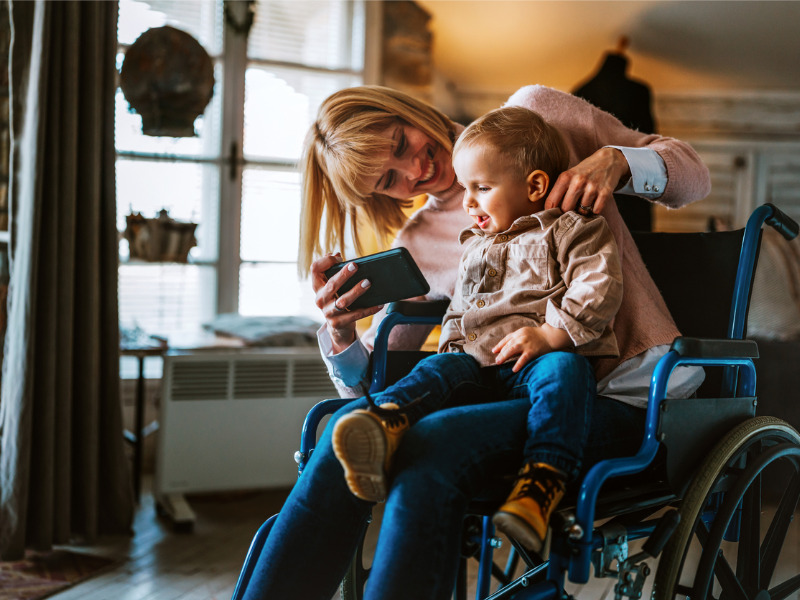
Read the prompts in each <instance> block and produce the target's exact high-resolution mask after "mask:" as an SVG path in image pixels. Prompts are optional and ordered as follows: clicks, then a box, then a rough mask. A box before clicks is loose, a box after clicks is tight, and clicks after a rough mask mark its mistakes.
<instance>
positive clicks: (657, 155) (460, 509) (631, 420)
mask: <svg viewBox="0 0 800 600" xmlns="http://www.w3.org/2000/svg"><path fill="white" fill-rule="evenodd" d="M507 105H512V106H524V107H526V108H529V109H531V110H533V111H535V112H537V113H539V114H540V115H541V116H542V117H544V119H545V120H546V121H547V122H548V123H550V124H551V125H552V126H554V127H555V128H556V129H558V131H559V132H560V133H561V136H562V137H563V138H564V141H565V142H566V145H567V149H568V151H569V158H570V168H569V169H568V170H567V171H565V172H564V173H562V175H561V176H559V178H558V179H557V181H556V183H555V185H554V186H553V189H552V190H551V192H550V194H549V196H548V199H547V204H546V208H548V209H550V208H556V207H560V208H561V209H562V210H563V211H565V212H566V211H570V210H577V211H578V212H581V213H584V214H589V213H595V214H601V215H603V216H604V217H605V219H606V221H607V222H608V225H609V227H610V229H611V231H612V233H613V234H614V237H615V240H616V244H617V247H618V250H619V254H620V262H621V265H622V272H623V282H624V284H623V285H624V288H623V297H622V302H621V307H620V310H619V312H618V314H617V317H616V319H615V321H614V331H615V333H616V335H617V341H618V346H619V352H620V356H619V358H617V359H613V360H601V361H598V363H597V365H596V368H595V374H596V376H597V379H598V384H597V394H598V395H597V398H596V399H595V401H594V403H593V407H592V408H591V414H590V416H589V419H590V423H591V425H590V427H589V430H590V433H589V439H588V442H587V446H586V450H585V456H586V457H587V458H586V464H584V465H583V468H584V469H585V468H587V467H589V466H591V463H590V461H597V460H599V459H601V458H608V457H612V456H620V455H623V454H626V453H631V454H632V453H634V452H635V450H636V448H637V447H638V444H639V443H640V441H641V431H642V428H643V422H644V411H643V409H642V407H643V406H644V405H645V403H646V389H647V386H648V383H649V375H650V373H651V371H652V367H653V365H654V364H655V362H656V361H657V360H658V358H659V357H660V356H661V355H662V354H663V353H664V352H665V351H666V349H667V345H668V344H669V343H670V342H671V341H672V339H673V338H674V337H675V336H676V335H678V331H677V328H676V327H675V324H674V322H673V321H672V319H671V317H670V316H669V313H668V311H667V309H666V306H665V305H664V302H663V300H662V298H661V296H660V294H659V293H658V290H657V289H656V287H655V285H654V283H653V282H652V280H651V279H650V276H649V275H648V273H647V270H646V269H645V267H644V264H643V263H642V260H641V257H640V256H639V253H638V251H637V250H636V247H635V245H634V243H633V240H632V238H631V235H630V232H629V231H628V230H627V228H626V227H625V225H624V223H623V222H622V219H621V217H620V215H619V212H618V211H617V209H616V206H615V204H614V201H613V194H614V193H628V194H634V195H638V196H640V197H643V198H647V199H649V200H651V201H654V202H658V203H660V204H663V205H665V206H669V207H672V208H678V207H680V206H683V205H685V204H688V203H690V202H693V201H696V200H699V199H701V198H703V197H704V196H706V195H707V194H708V192H709V190H710V180H709V175H708V171H707V169H706V167H705V166H704V165H703V164H702V162H701V161H700V159H699V157H698V156H697V155H696V153H695V152H694V151H693V150H692V149H691V148H690V147H689V146H688V145H686V144H684V143H682V142H680V141H678V140H675V139H670V138H665V137H660V136H656V135H645V134H641V133H639V132H636V131H633V130H631V129H628V128H626V127H625V126H623V125H622V124H621V123H620V122H619V121H618V120H617V119H615V118H614V117H612V116H611V115H609V114H608V113H605V112H603V111H601V110H599V109H597V108H595V107H593V106H591V105H590V104H588V103H586V102H585V101H583V100H580V99H578V98H576V97H573V96H571V95H569V94H565V93H562V92H559V91H556V90H553V89H550V88H546V87H542V86H529V87H525V88H522V89H521V90H519V91H518V92H516V93H515V94H514V95H512V96H511V98H510V99H509V100H508V102H507ZM461 131H463V127H462V126H460V125H458V124H456V123H453V122H451V121H450V120H449V119H448V118H447V117H446V116H444V115H443V114H442V113H441V112H439V111H438V110H436V109H434V108H432V107H430V106H427V105H425V104H424V103H421V102H419V101H417V100H414V99H413V98H411V97H409V96H407V95H405V94H403V93H401V92H397V91H394V90H390V89H387V88H381V87H359V88H352V89H347V90H343V91H340V92H337V93H335V94H333V95H332V96H331V97H330V98H328V99H327V100H326V101H325V102H324V103H323V105H322V107H321V109H320V112H319V116H318V119H317V121H316V122H315V123H314V125H313V126H312V127H311V129H310V131H309V135H308V139H307V143H306V151H305V156H304V161H303V175H304V184H303V187H304V192H303V194H304V205H303V225H302V233H301V247H300V251H301V268H303V269H304V270H307V271H309V272H310V275H311V281H312V285H313V287H314V290H315V292H316V302H317V306H318V307H319V308H320V310H321V311H322V315H323V316H324V318H325V321H326V323H325V325H324V326H323V327H322V328H321V329H320V331H319V340H320V347H321V351H322V354H323V358H324V359H325V360H326V362H327V364H328V368H329V372H330V374H331V377H332V379H333V381H334V383H335V384H336V385H337V387H338V388H339V390H340V392H341V394H342V396H343V397H350V396H353V397H356V396H361V395H362V394H363V392H364V391H365V388H366V378H367V377H366V373H367V361H368V359H369V352H370V351H371V343H372V336H373V333H374V327H375V326H376V324H377V322H379V321H380V319H381V316H382V313H381V312H380V311H381V309H380V308H379V307H374V308H367V309H360V310H355V309H353V310H350V309H349V306H350V304H351V303H352V302H353V301H354V300H355V298H357V297H358V296H359V295H360V294H362V293H363V292H364V291H365V290H366V287H368V285H369V283H368V282H366V283H364V282H362V284H361V285H356V286H354V288H353V289H352V290H351V291H349V292H347V293H344V294H341V295H339V294H338V290H339V288H340V286H341V285H342V283H343V282H344V281H345V280H346V279H348V278H350V277H355V278H358V271H357V270H346V269H344V270H342V271H341V272H340V273H338V274H337V275H335V276H333V277H331V279H330V280H328V279H327V278H326V277H325V276H324V274H323V273H324V271H325V270H326V269H327V268H329V267H330V266H331V265H333V264H335V263H336V262H338V261H339V260H341V255H340V254H341V253H342V248H343V246H344V242H345V238H344V236H345V231H346V230H347V228H348V225H350V226H351V229H352V231H353V234H354V236H357V233H358V229H357V219H359V218H363V219H365V220H366V222H367V223H369V224H370V225H371V227H372V228H373V229H374V231H375V232H376V233H377V234H378V237H379V238H389V237H391V236H392V235H393V234H394V233H395V231H397V230H398V229H399V231H397V236H396V239H395V241H394V245H397V246H405V247H407V248H408V249H409V250H410V252H411V254H412V255H413V256H414V259H415V260H416V261H417V263H418V265H419V266H420V268H421V270H422V272H423V273H424V275H425V277H426V278H427V279H428V282H429V283H430V285H431V291H430V293H429V295H428V298H431V299H433V298H449V297H451V296H452V294H453V289H454V283H455V280H456V269H457V267H458V264H459V257H460V254H461V248H460V245H459V243H458V234H459V232H460V231H461V230H462V229H465V228H467V227H469V226H470V224H471V220H470V218H469V217H468V216H467V215H466V214H465V212H464V210H463V208H462V198H463V194H464V191H463V188H461V187H460V186H459V184H458V182H457V181H456V178H455V174H454V171H453V167H452V164H451V158H452V147H453V143H454V140H455V139H456V138H457V137H458V135H459V134H460V133H461ZM419 194H427V195H428V200H427V203H426V204H425V206H424V207H423V208H422V209H420V210H419V211H417V212H416V213H415V214H414V215H413V216H412V217H410V218H409V219H408V220H406V219H405V217H404V214H403V212H402V210H401V209H402V207H403V206H404V205H405V203H406V202H407V200H408V199H409V198H411V197H413V196H417V195H419ZM355 245H356V248H358V239H357V237H356V238H355ZM337 250H338V251H339V254H337V253H336V252H337ZM365 286H366V287H365ZM373 314H374V315H376V317H375V319H373V329H371V330H370V331H369V332H367V334H366V335H365V336H364V337H363V338H359V337H358V335H357V333H356V328H355V324H356V321H357V320H358V319H361V318H363V317H366V316H369V315H373ZM426 335H427V331H425V330H420V329H419V328H415V327H405V328H402V329H401V330H399V331H397V332H396V333H395V334H393V336H392V338H391V340H390V344H391V346H392V347H394V348H419V347H420V345H421V343H422V341H423V340H424V338H425V336H426ZM561 375H562V374H560V373H559V372H558V371H553V372H552V373H550V374H549V375H548V374H545V376H544V377H543V381H542V385H543V386H546V387H547V390H548V392H549V393H552V394H566V395H569V394H572V393H575V392H574V389H571V388H570V385H574V382H566V381H562V378H561ZM697 385H699V381H698V377H697V376H696V374H695V373H691V374H688V375H687V376H686V377H684V378H683V379H682V380H679V381H676V382H675V386H674V389H671V392H672V393H673V394H675V395H677V394H685V393H689V392H691V391H693V390H694V389H695V388H696V387H697ZM584 391H585V390H584ZM591 391H592V392H594V390H591ZM456 400H457V402H456V403H455V404H456V405H455V406H452V407H450V408H446V409H444V410H441V411H438V412H436V413H434V414H431V415H429V416H426V417H425V418H423V419H421V420H420V421H419V422H418V423H417V424H416V425H415V426H414V427H413V428H410V429H409V430H408V432H407V433H406V434H405V435H404V437H403V441H402V444H401V445H400V446H399V447H398V448H397V450H396V452H395V453H394V456H393V464H392V471H391V473H390V476H391V478H392V482H391V488H390V491H389V494H388V496H387V498H386V505H385V508H384V517H383V522H382V526H381V532H380V536H379V538H378V544H377V547H376V549H375V557H374V560H373V567H372V573H371V575H370V580H369V584H368V586H367V589H366V592H365V598H368V599H370V600H372V599H377V598H380V599H384V600H385V599H389V598H414V599H425V598H431V599H439V598H441V599H444V598H448V597H449V596H450V593H451V592H452V587H453V582H454V581H455V573H456V569H457V564H458V557H459V544H460V531H461V530H460V528H461V522H462V519H463V516H464V513H465V510H466V507H467V505H468V503H469V501H470V499H472V498H475V497H481V498H484V499H486V498H488V499H491V500H494V501H496V502H497V505H498V506H499V505H500V503H501V502H502V501H503V500H504V499H505V497H506V496H508V493H509V492H510V487H511V482H512V481H513V476H514V474H515V472H516V469H517V467H518V466H519V464H520V461H521V457H522V455H523V449H524V445H525V443H526V439H527V431H526V420H527V414H528V409H529V407H530V404H529V402H528V401H527V400H525V399H521V400H510V401H506V402H493V400H496V399H495V398H494V397H493V395H492V390H487V389H472V390H464V391H463V392H461V393H460V395H459V397H458V398H457V399H456ZM359 408H361V409H365V408H367V403H366V402H364V401H363V400H356V401H354V402H352V403H350V404H348V405H347V406H346V407H345V408H343V409H342V410H341V411H340V412H339V413H337V414H335V415H334V416H333V417H332V419H331V422H330V424H329V425H328V427H326V429H325V431H324V432H323V435H322V437H321V439H320V441H319V444H318V446H317V449H316V450H315V452H314V454H313V455H312V457H311V459H310V460H309V462H308V465H307V467H306V470H305V471H304V473H303V475H302V477H301V478H300V479H299V480H298V483H297V484H296V485H295V487H294V488H293V490H292V492H291V494H290V495H289V497H288V499H287V501H286V503H285V505H284V507H283V509H282V510H281V513H280V515H279V516H278V518H277V520H276V521H275V524H274V526H273V528H272V530H271V531H270V533H269V536H268V538H267V541H266V544H265V546H264V548H263V550H262V552H261V554H260V557H259V560H258V563H257V565H256V568H255V571H254V574H253V577H252V579H251V581H250V584H249V586H248V590H247V594H246V596H245V597H246V598H248V599H253V598H302V599H303V600H310V599H315V598H319V599H325V600H328V599H329V598H330V597H331V596H333V595H334V593H335V590H336V586H337V584H338V582H339V581H340V580H341V579H342V576H343V574H344V572H345V570H346V568H347V565H348V563H349V562H350V559H351V557H352V556H353V553H354V551H355V548H356V545H357V544H358V542H359V540H360V538H361V535H362V533H363V529H364V527H365V526H366V523H367V520H368V518H369V514H370V509H371V506H372V504H371V503H370V502H366V501H363V500H360V499H358V498H356V497H355V496H354V495H353V494H351V493H350V491H349V489H348V487H347V485H346V483H345V479H344V477H343V472H342V467H341V465H340V464H339V462H338V461H337V459H336V457H335V455H334V453H333V450H332V446H331V429H332V427H333V425H334V424H335V423H336V421H337V420H338V419H339V417H340V416H342V415H344V414H347V413H350V412H352V411H353V410H354V409H359ZM309 573H313V576H309Z"/></svg>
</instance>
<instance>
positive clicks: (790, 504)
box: [653, 417, 800, 600]
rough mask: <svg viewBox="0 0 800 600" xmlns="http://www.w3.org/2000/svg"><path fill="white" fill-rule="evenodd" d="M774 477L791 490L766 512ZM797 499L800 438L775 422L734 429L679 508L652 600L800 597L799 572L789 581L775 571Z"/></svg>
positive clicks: (785, 490) (799, 494)
mask: <svg viewBox="0 0 800 600" xmlns="http://www.w3.org/2000/svg"><path fill="white" fill-rule="evenodd" d="M781 469H783V471H781ZM776 470H777V471H778V473H780V474H781V475H783V479H782V481H788V483H787V485H786V487H785V488H783V487H782V489H781V498H780V500H779V501H778V502H777V503H774V506H772V503H770V505H769V506H768V505H767V504H765V505H763V506H762V490H761V483H762V478H763V476H764V475H765V474H766V475H767V477H775V472H776ZM787 471H788V473H789V476H788V478H787V477H785V473H786V472H787ZM799 498H800V434H798V432H797V431H795V430H794V429H793V428H792V427H791V426H790V425H788V424H787V423H786V422H784V421H782V420H780V419H776V418H774V417H755V418H753V419H750V420H748V421H745V422H744V423H742V424H741V425H739V426H738V427H736V428H735V429H733V430H732V431H731V432H729V433H728V434H727V435H726V436H725V437H724V438H723V439H722V440H721V441H720V442H719V443H718V444H717V446H716V447H715V448H714V450H713V451H712V452H711V453H710V454H709V456H708V458H707V459H706V460H705V462H704V463H703V464H702V466H701V468H700V469H699V471H698V473H697V475H696V476H695V479H694V480H693V481H692V483H691V485H690V486H689V489H688V490H687V492H686V495H685V496H684V499H683V501H682V502H681V505H680V509H679V510H680V516H681V521H680V524H679V525H678V527H677V529H676V530H675V532H674V533H673V535H672V537H671V538H670V541H669V543H668V544H667V546H666V547H665V549H664V552H663V554H662V555H661V559H660V561H659V566H658V571H657V572H656V579H655V582H654V586H653V597H654V598H656V599H658V600H667V599H668V600H674V599H675V598H676V597H677V596H685V597H688V598H692V600H699V599H701V598H723V597H724V598H758V599H762V598H764V599H766V598H785V597H787V596H789V595H790V594H792V593H794V592H795V591H797V590H798V589H800V581H798V580H800V577H798V578H795V580H793V578H794V577H795V575H797V572H796V571H797V565H796V564H792V565H791V566H790V567H789V568H788V569H787V570H791V572H790V573H787V572H785V571H784V570H782V569H779V568H777V563H778V559H779V557H780V554H781V548H782V546H783V542H784V540H785V539H786V535H787V533H788V531H789V528H790V526H791V524H792V520H793V517H794V513H795V510H796V509H797V504H798V499H799ZM765 522H766V523H768V525H767V527H766V528H762V525H764V524H765ZM762 531H763V532H764V533H762ZM695 540H696V542H695V543H693V541H695ZM698 553H699V556H697V554H698ZM687 558H688V560H687ZM795 562H796V561H795V559H793V560H792V563H795ZM775 580H778V581H780V582H782V583H777V584H776V583H775Z"/></svg>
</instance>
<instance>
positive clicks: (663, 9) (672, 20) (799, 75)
mask: <svg viewBox="0 0 800 600" xmlns="http://www.w3.org/2000/svg"><path fill="white" fill-rule="evenodd" d="M417 4H418V5H420V6H422V7H423V8H424V9H425V10H426V11H427V12H428V13H429V14H430V15H431V17H432V18H431V22H430V29H431V31H432V33H433V37H434V64H435V66H436V69H437V71H438V72H439V73H440V74H441V75H443V76H444V78H446V79H447V80H449V81H451V82H452V83H453V84H454V85H455V86H456V87H457V88H458V89H461V90H467V91H474V90H482V91H510V90H514V89H516V88H517V87H519V86H520V85H524V84H527V83H542V84H545V85H550V86H552V87H556V88H559V89H564V90H570V89H572V88H573V87H574V86H575V85H576V84H577V83H578V82H580V81H581V80H583V79H585V78H586V77H588V76H589V75H590V74H591V73H592V72H593V71H594V70H595V69H596V68H597V66H598V64H599V61H600V57H601V56H602V54H603V53H604V52H605V51H607V50H611V49H613V48H614V47H615V46H616V45H617V42H618V40H619V38H620V37H621V36H626V37H628V38H629V40H630V46H629V48H628V51H627V53H628V56H629V58H630V59H631V61H630V72H629V75H631V76H633V77H637V78H640V79H644V80H646V81H647V82H648V83H650V84H651V85H652V87H653V88H654V89H655V90H656V91H687V90H743V89H746V90H764V89H768V90H773V91H775V90H788V91H795V92H796V91H800V2H798V1H794V0H790V1H778V2H773V1H765V0H742V1H728V0H716V1H677V0H671V1H638V0H633V1H563V0H562V1H550V0H541V1H538V0H514V1H512V0H417Z"/></svg>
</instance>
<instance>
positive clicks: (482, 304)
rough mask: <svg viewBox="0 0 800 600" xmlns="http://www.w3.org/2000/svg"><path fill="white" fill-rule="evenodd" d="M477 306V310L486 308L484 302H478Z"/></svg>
mask: <svg viewBox="0 0 800 600" xmlns="http://www.w3.org/2000/svg"><path fill="white" fill-rule="evenodd" d="M477 304H478V308H483V307H484V306H486V302H484V301H483V300H478V302H477Z"/></svg>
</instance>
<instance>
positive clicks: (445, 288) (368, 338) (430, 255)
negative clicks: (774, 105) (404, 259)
mask: <svg viewBox="0 0 800 600" xmlns="http://www.w3.org/2000/svg"><path fill="white" fill-rule="evenodd" d="M507 105H518V106H525V107H527V108H530V109H531V110H534V111H536V112H538V113H539V114H541V115H542V116H543V117H544V119H545V120H546V121H548V122H549V123H551V124H552V125H554V126H555V127H557V128H558V130H559V131H560V132H561V134H562V135H563V136H564V139H565V141H566V143H567V147H568V148H569V153H570V166H573V165H576V164H577V163H579V162H580V161H581V160H583V159H584V158H586V157H588V156H590V155H591V154H593V153H594V152H595V151H597V150H599V149H600V148H602V147H603V146H608V145H615V146H628V147H634V148H641V147H648V148H652V149H653V150H655V151H656V152H657V153H658V154H659V155H660V156H661V158H662V159H663V160H664V163H665V165H666V168H667V177H668V180H669V183H668V184H667V186H666V189H665V190H664V192H663V194H662V195H661V196H660V197H659V198H658V200H657V202H658V203H659V204H663V205H664V206H667V207H670V208H679V207H681V206H685V205H686V204H689V203H691V202H694V201H696V200H700V199H702V198H704V197H705V196H707V195H708V193H709V192H710V190H711V183H710V178H709V174H708V169H707V168H706V166H705V165H704V164H703V163H702V161H701V160H700V158H699V157H698V156H697V154H696V153H695V152H694V150H692V148H691V147H690V146H689V145H688V144H685V143H683V142H681V141H679V140H676V139H673V138H666V137H662V136H658V135H649V134H643V133H639V132H637V131H633V130H631V129H628V128H627V127H625V126H624V125H623V124H622V123H620V121H618V120H617V119H616V118H614V117H613V116H611V115H610V114H608V113H606V112H604V111H602V110H600V109H598V108H595V107H594V106H592V105H591V104H589V103H588V102H586V101H584V100H582V99H580V98H577V97H575V96H572V95H571V94H567V93H564V92H560V91H558V90H554V89H552V88H548V87H544V86H540V85H533V86H527V87H524V88H522V89H520V90H519V91H517V92H516V93H515V94H514V95H513V96H511V98H509V100H508V102H507ZM462 195H463V188H461V187H460V186H459V185H458V184H454V185H453V187H452V188H450V189H449V190H447V192H445V193H443V194H441V195H440V196H439V197H433V196H430V197H429V198H428V201H427V202H426V204H425V205H424V206H423V207H422V208H421V209H420V210H418V211H417V212H416V213H414V214H413V215H412V216H411V218H410V219H409V220H408V222H407V223H406V225H405V226H404V227H403V228H402V229H401V230H400V232H399V234H398V236H397V239H396V241H395V243H394V245H395V246H405V247H406V248H408V249H409V251H410V252H411V254H412V255H413V257H414V260H416V262H417V264H418V265H419V267H420V269H421V270H422V272H423V274H424V275H425V278H426V279H427V280H428V282H429V283H430V286H431V291H430V293H429V295H428V298H429V299H437V298H449V297H451V296H452V294H453V290H454V285H455V279H456V269H457V267H458V262H459V258H460V256H461V250H462V249H461V246H460V244H459V242H458V234H459V232H460V231H461V230H462V229H464V228H465V227H469V226H470V225H471V224H472V221H471V220H470V219H469V218H468V217H467V215H466V214H465V212H464V210H463V208H462V206H461V199H462ZM602 214H603V216H604V217H605V218H606V220H607V221H608V224H609V226H610V227H611V230H612V232H613V233H614V237H615V238H616V241H617V246H618V248H619V253H620V259H621V262H622V272H623V285H624V289H623V296H622V305H621V307H620V309H619V312H618V313H617V317H616V319H615V321H614V332H615V334H616V336H617V341H618V343H619V349H620V356H619V358H618V359H609V360H607V361H603V362H602V364H600V365H598V369H597V375H598V379H599V378H602V377H604V376H605V375H606V374H608V373H610V372H611V371H612V370H613V369H614V368H615V367H616V366H617V365H618V364H619V363H620V362H622V361H625V360H627V359H629V358H632V357H634V356H636V355H637V354H640V353H641V352H644V351H645V350H647V349H649V348H652V347H654V346H658V345H662V344H669V343H671V342H672V340H673V339H674V338H675V336H677V335H679V333H678V329H677V328H676V326H675V323H674V322H673V320H672V317H670V315H669V312H668V311H667V307H666V305H665V304H664V301H663V299H662V298H661V294H660V293H659V291H658V289H657V288H656V286H655V284H654V283H653V280H652V279H651V277H650V275H649V274H648V272H647V269H646V267H645V265H644V263H643V262H642V259H641V256H640V255H639V251H638V250H637V249H636V246H635V244H634V241H633V238H632V237H631V234H630V232H629V231H628V228H627V227H626V226H625V224H624V222H623V221H622V217H621V216H620V214H619V211H618V210H617V208H616V205H614V204H613V203H610V204H609V206H607V207H606V209H605V210H604V211H603V213H602ZM382 316H383V313H378V315H376V316H375V318H374V319H373V325H372V327H371V328H370V330H369V331H368V332H367V333H366V334H365V335H364V337H363V340H362V341H363V343H364V344H365V346H366V347H367V348H371V347H372V341H373V338H374V333H375V328H376V326H377V323H378V322H379V321H380V319H381V317H382ZM427 333H428V330H427V329H425V328H421V327H409V326H406V327H398V328H395V330H394V331H393V333H392V336H391V339H390V347H392V348H395V349H401V348H402V349H411V348H419V347H420V346H421V345H422V343H423V342H424V340H425V337H426V336H427Z"/></svg>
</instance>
